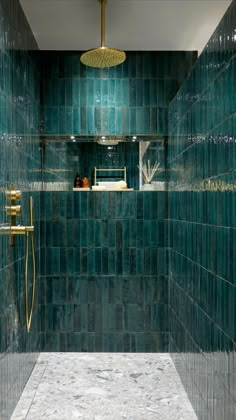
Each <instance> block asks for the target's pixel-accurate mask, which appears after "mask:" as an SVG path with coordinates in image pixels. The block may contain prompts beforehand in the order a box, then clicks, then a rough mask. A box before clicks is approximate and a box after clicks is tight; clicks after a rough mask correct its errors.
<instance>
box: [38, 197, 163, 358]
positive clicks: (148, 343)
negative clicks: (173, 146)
mask: <svg viewBox="0 0 236 420" xmlns="http://www.w3.org/2000/svg"><path fill="white" fill-rule="evenodd" d="M165 212H166V193H165V192H151V193H150V192H145V193H143V192H76V193H73V192H43V193H42V198H41V240H42V243H44V244H45V249H44V250H43V249H42V259H41V262H42V265H41V280H40V290H41V294H40V315H41V329H40V331H41V334H40V335H41V350H46V351H105V352H107V351H120V352H122V351H127V352H130V351H131V352H145V351H147V352H150V351H166V350H167V349H168V302H167V299H168V276H167V257H168V255H167V250H166V245H167V230H166V226H167V225H166V221H165Z"/></svg>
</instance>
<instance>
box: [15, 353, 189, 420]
mask: <svg viewBox="0 0 236 420" xmlns="http://www.w3.org/2000/svg"><path fill="white" fill-rule="evenodd" d="M44 418H45V419H49V420H74V419H77V420H124V419H126V420H149V419H150V420H153V419H158V420H196V419H197V418H196V416H195V414H194V411H193V409H192V406H191V404H190V402H189V400H188V398H187V395H186V393H185V390H184V388H183V386H182V384H181V381H180V379H179V376H178V374H177V372H176V370H175V367H174V365H173V363H172V360H171V358H170V356H169V355H168V354H167V353H165V354H161V353H155V354H154V353H145V354H144V353H142V354H140V353H135V354H133V353H126V354H124V353H41V355H40V357H39V360H38V363H37V364H36V366H35V369H34V371H33V373H32V375H31V377H30V379H29V381H28V383H27V385H26V388H25V390H24V392H23V394H22V397H21V399H20V401H19V403H18V405H17V407H16V409H15V411H14V413H13V415H12V417H11V420H25V419H26V420H43V419H44Z"/></svg>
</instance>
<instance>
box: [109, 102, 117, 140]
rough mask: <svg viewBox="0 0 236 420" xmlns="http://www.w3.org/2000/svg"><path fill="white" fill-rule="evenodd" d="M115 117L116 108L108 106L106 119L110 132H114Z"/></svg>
mask: <svg viewBox="0 0 236 420" xmlns="http://www.w3.org/2000/svg"><path fill="white" fill-rule="evenodd" d="M115 118H116V109H115V108H114V107H109V108H108V121H109V133H110V134H116V125H115Z"/></svg>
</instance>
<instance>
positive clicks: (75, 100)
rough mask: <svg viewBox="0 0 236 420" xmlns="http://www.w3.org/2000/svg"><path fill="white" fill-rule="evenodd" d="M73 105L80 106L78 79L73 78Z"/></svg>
mask: <svg viewBox="0 0 236 420" xmlns="http://www.w3.org/2000/svg"><path fill="white" fill-rule="evenodd" d="M72 83H73V106H74V107H79V106H80V80H79V79H73V80H72Z"/></svg>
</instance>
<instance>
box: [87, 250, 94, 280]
mask: <svg viewBox="0 0 236 420" xmlns="http://www.w3.org/2000/svg"><path fill="white" fill-rule="evenodd" d="M94 273H95V249H93V248H88V274H89V275H90V274H94Z"/></svg>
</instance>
